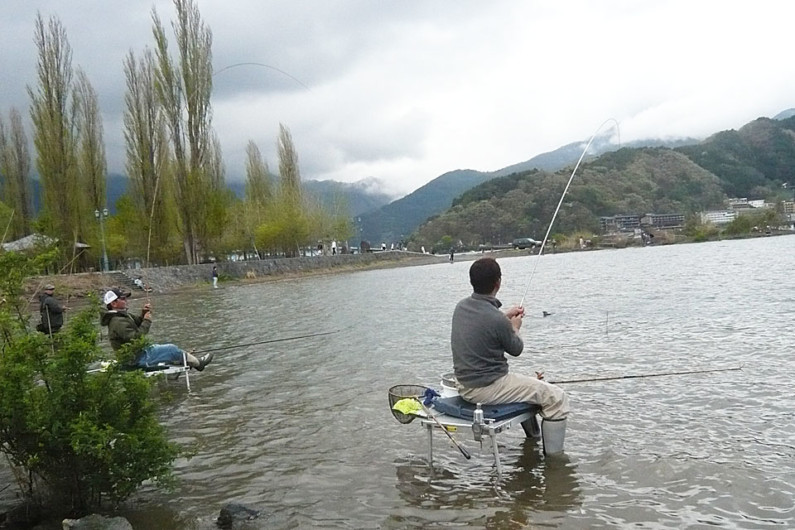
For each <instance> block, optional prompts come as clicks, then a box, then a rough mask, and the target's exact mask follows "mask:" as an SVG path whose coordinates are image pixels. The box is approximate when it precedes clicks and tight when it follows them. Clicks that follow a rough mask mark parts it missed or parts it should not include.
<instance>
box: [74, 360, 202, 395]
mask: <svg viewBox="0 0 795 530" xmlns="http://www.w3.org/2000/svg"><path fill="white" fill-rule="evenodd" d="M182 358H183V364H166V363H158V364H156V365H154V366H149V367H147V368H140V370H142V371H143V373H144V376H146V377H152V376H155V375H162V376H164V377H165V378H166V379H168V380H169V381H176V380H177V379H179V376H181V375H182V374H185V385H186V387H187V388H188V392H190V366H189V365H188V360H187V358H186V357H185V355H184V354H183V356H182ZM114 364H116V361H101V362H100V363H99V366H98V367H96V368H93V369H90V370H88V373H90V374H92V373H98V372H105V371H107V370H108V368H110V367H111V366H112V365H114ZM136 369H139V368H136Z"/></svg>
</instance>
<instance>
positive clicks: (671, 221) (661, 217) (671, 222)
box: [640, 213, 685, 228]
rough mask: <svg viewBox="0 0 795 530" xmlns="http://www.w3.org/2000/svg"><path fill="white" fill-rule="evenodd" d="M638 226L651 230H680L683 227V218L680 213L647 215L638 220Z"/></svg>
mask: <svg viewBox="0 0 795 530" xmlns="http://www.w3.org/2000/svg"><path fill="white" fill-rule="evenodd" d="M640 224H641V225H642V226H646V227H653V228H681V227H683V226H685V216H684V214H681V213H647V214H646V215H644V216H643V217H641V218H640Z"/></svg>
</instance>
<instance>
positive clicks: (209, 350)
mask: <svg viewBox="0 0 795 530" xmlns="http://www.w3.org/2000/svg"><path fill="white" fill-rule="evenodd" d="M340 331H342V330H341V329H335V330H334V331H324V332H322V333H312V334H309V335H298V336H296V337H283V338H281V339H268V340H261V341H257V342H248V343H245V344H233V345H232V346H221V347H218V348H210V349H208V350H194V351H193V352H192V353H194V354H196V353H208V352H211V351H220V350H231V349H233V348H244V347H246V346H256V345H259V344H272V343H274V342H284V341H288V340H298V339H309V338H312V337H322V336H323V335H333V334H334V333H339V332H340Z"/></svg>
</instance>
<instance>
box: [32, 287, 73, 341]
mask: <svg viewBox="0 0 795 530" xmlns="http://www.w3.org/2000/svg"><path fill="white" fill-rule="evenodd" d="M54 292H55V286H54V285H53V284H51V283H48V284H47V285H45V286H44V292H43V293H42V294H41V296H39V313H41V322H39V324H38V325H37V326H36V330H37V331H40V332H42V333H47V334H48V335H52V334H53V333H58V330H60V329H61V327H63V312H64V311H66V309H68V308H66V307H64V306H62V305H61V303H60V302H58V300H56V299H55V297H54V296H53V293H54Z"/></svg>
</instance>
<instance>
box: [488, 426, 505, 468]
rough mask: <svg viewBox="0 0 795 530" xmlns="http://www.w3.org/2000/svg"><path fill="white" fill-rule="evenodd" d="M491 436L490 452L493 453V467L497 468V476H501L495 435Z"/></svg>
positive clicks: (498, 449) (498, 450)
mask: <svg viewBox="0 0 795 530" xmlns="http://www.w3.org/2000/svg"><path fill="white" fill-rule="evenodd" d="M490 436H491V451H492V452H493V453H494V465H495V466H496V467H497V476H498V477H499V476H501V475H502V465H501V464H500V448H499V447H498V446H497V435H496V434H494V433H492V434H490Z"/></svg>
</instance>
